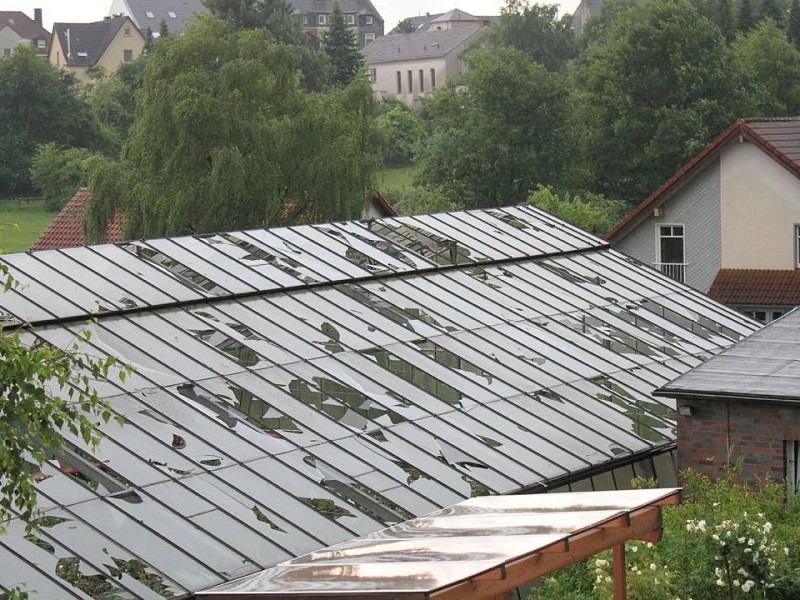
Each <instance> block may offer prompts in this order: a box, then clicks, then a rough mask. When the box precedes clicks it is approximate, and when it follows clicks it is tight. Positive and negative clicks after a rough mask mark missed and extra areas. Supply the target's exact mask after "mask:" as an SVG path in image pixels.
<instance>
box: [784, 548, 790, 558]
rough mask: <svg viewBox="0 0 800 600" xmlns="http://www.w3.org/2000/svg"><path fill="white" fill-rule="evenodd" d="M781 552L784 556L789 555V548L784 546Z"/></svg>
mask: <svg viewBox="0 0 800 600" xmlns="http://www.w3.org/2000/svg"><path fill="white" fill-rule="evenodd" d="M783 553H784V554H785V555H786V556H789V549H788V548H784V549H783Z"/></svg>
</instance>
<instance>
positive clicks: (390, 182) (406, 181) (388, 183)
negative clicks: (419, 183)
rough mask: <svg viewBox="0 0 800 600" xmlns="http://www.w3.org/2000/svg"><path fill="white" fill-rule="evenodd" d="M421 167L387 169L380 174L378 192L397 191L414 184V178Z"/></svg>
mask: <svg viewBox="0 0 800 600" xmlns="http://www.w3.org/2000/svg"><path fill="white" fill-rule="evenodd" d="M419 169H420V167H419V165H411V166H410V167H400V168H399V169H390V168H385V169H384V170H383V171H382V172H381V173H380V174H378V190H379V191H380V192H384V191H385V190H397V189H402V188H404V187H409V186H411V185H413V184H414V176H415V175H416V174H417V172H418V171H419Z"/></svg>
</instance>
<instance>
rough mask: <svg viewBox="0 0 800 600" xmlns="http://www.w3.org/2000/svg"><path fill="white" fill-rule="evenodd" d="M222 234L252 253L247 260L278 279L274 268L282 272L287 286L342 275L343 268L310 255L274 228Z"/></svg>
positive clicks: (320, 280) (332, 278)
mask: <svg viewBox="0 0 800 600" xmlns="http://www.w3.org/2000/svg"><path fill="white" fill-rule="evenodd" d="M223 235H224V236H225V237H226V238H227V239H229V240H231V241H232V242H233V243H234V244H236V245H238V246H241V247H242V248H243V249H245V250H246V251H247V252H249V253H250V254H249V255H248V259H247V260H251V261H252V262H253V263H254V266H255V268H256V269H258V270H260V271H263V272H264V273H265V274H267V275H268V276H270V277H273V278H275V279H276V280H277V279H278V277H277V276H275V275H273V269H274V270H277V271H279V272H281V273H283V276H282V279H281V281H286V283H285V285H286V287H291V286H295V285H297V284H298V283H303V284H310V283H319V282H323V281H333V280H336V279H338V278H339V277H342V272H341V271H339V270H338V269H334V268H332V267H331V266H330V265H327V264H325V263H322V262H320V261H319V259H317V258H316V257H315V256H311V255H308V254H307V253H305V252H304V251H303V250H302V249H301V248H299V247H298V246H296V245H295V244H291V243H288V242H286V241H285V240H283V239H282V238H280V237H278V236H277V235H276V234H275V233H274V231H267V230H252V231H244V232H236V233H231V234H223ZM288 277H291V278H292V279H287V278H288ZM292 280H293V281H292Z"/></svg>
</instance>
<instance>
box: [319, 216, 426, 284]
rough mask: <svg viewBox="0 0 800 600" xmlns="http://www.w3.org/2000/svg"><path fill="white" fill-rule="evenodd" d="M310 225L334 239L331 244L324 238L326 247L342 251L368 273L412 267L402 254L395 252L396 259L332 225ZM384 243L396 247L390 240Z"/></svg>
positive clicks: (383, 272) (380, 272)
mask: <svg viewBox="0 0 800 600" xmlns="http://www.w3.org/2000/svg"><path fill="white" fill-rule="evenodd" d="M311 227H312V229H314V230H316V231H317V232H321V233H323V234H326V235H327V236H329V237H330V238H332V239H333V240H334V243H333V244H331V242H330V241H329V240H324V242H325V245H326V247H328V249H330V250H336V251H338V252H341V253H343V255H344V256H345V258H347V259H348V260H350V261H351V262H353V263H355V264H357V265H358V266H359V267H361V268H362V269H364V270H366V271H369V272H370V273H373V274H375V275H381V274H387V273H402V272H406V271H410V270H411V269H412V268H413V264H412V265H409V264H407V262H405V261H404V260H402V258H405V257H404V255H403V254H401V253H399V252H395V254H396V255H398V256H399V257H400V258H401V259H397V258H395V257H394V256H392V255H390V254H387V253H385V252H382V251H380V250H378V249H377V248H376V247H375V246H373V245H372V244H370V243H367V242H366V241H364V240H362V239H360V238H359V237H357V236H355V235H352V234H350V233H348V232H345V231H342V230H341V229H339V228H337V227H335V226H334V225H312V226H311ZM306 235H308V236H309V237H313V238H314V239H319V238H318V237H317V235H313V236H311V232H306ZM373 241H374V240H373ZM384 244H385V246H386V247H387V248H396V246H394V244H391V243H390V242H384ZM406 260H407V259H406Z"/></svg>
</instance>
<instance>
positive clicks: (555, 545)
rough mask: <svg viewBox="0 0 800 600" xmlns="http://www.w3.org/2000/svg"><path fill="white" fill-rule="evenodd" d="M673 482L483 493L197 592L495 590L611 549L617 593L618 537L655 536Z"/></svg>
mask: <svg viewBox="0 0 800 600" xmlns="http://www.w3.org/2000/svg"><path fill="white" fill-rule="evenodd" d="M680 494H681V492H680V489H678V488H671V489H652V490H627V491H613V492H581V493H568V494H535V495H520V496H486V497H480V498H472V499H470V500H466V501H464V502H461V503H460V504H456V505H454V506H451V507H449V508H445V509H442V510H440V511H438V512H435V513H433V514H431V515H428V516H425V517H421V518H418V519H412V520H410V521H406V522H404V523H400V524H398V525H395V526H393V527H390V528H388V529H384V530H382V531H379V532H376V533H374V534H372V535H369V536H367V537H363V538H357V539H354V540H351V541H349V542H345V543H342V544H338V545H336V546H332V547H330V548H326V549H323V550H319V551H317V552H312V553H310V554H307V555H305V556H301V557H299V558H296V559H294V560H290V561H287V562H284V563H281V564H279V565H277V566H275V567H272V568H271V569H267V570H266V571H262V572H260V573H256V574H253V575H249V576H247V577H244V578H241V579H238V580H235V581H232V582H230V583H227V584H223V585H220V586H217V587H215V588H212V589H209V590H206V591H203V592H200V593H198V594H197V595H196V597H197V598H198V599H207V600H234V599H256V598H264V599H269V600H299V599H301V598H302V599H303V600H331V599H337V600H339V599H342V598H354V599H358V600H390V599H392V600H495V599H496V600H501V599H503V600H504V599H505V598H507V597H508V595H509V594H510V593H511V591H512V590H514V589H515V588H517V587H520V586H522V585H525V584H527V583H529V582H532V581H533V580H535V579H538V578H539V577H542V576H544V575H547V574H548V573H552V572H554V571H557V570H559V569H563V568H564V567H567V566H569V565H571V564H573V563H575V562H578V561H581V560H584V559H586V558H588V557H590V556H592V555H594V554H597V553H598V552H602V551H603V550H607V549H609V548H611V549H613V578H614V598H615V600H624V599H625V597H626V592H625V571H626V566H625V542H626V541H628V540H642V541H649V542H657V541H658V540H659V539H661V531H662V525H661V507H662V506H664V505H669V504H678V503H680V497H681V495H680Z"/></svg>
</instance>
